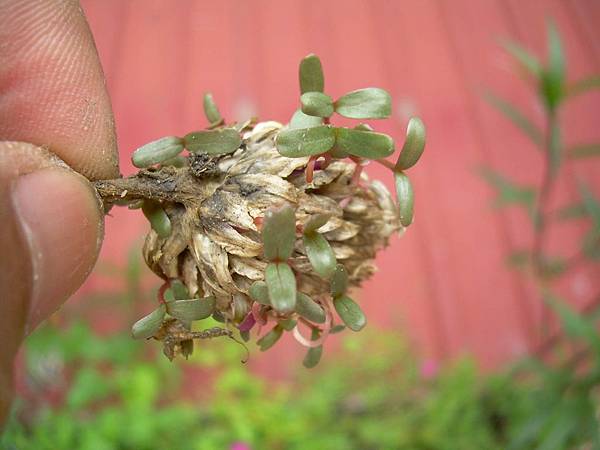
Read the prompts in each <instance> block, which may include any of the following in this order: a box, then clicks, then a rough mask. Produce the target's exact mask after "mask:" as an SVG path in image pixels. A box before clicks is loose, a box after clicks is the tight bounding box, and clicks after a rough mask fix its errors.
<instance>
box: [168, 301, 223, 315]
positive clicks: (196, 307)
mask: <svg viewBox="0 0 600 450" xmlns="http://www.w3.org/2000/svg"><path fill="white" fill-rule="evenodd" d="M214 311H215V298H214V297H213V296H210V297H204V298H200V299H197V298H195V299H190V300H174V301H172V302H167V312H168V313H169V314H170V315H171V316H173V317H175V318H176V319H179V320H183V321H192V320H201V319H206V318H207V317H209V316H210V315H211V314H212V313H213V312H214Z"/></svg>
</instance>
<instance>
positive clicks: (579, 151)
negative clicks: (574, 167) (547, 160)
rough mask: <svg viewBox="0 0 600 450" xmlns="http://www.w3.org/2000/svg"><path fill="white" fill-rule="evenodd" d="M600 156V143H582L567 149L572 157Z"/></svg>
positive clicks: (568, 155)
mask: <svg viewBox="0 0 600 450" xmlns="http://www.w3.org/2000/svg"><path fill="white" fill-rule="evenodd" d="M595 156H600V143H599V144H581V145H576V146H574V147H571V148H569V149H567V157H568V158H570V159H582V158H592V157H595Z"/></svg>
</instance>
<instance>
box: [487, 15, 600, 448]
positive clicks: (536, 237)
mask: <svg viewBox="0 0 600 450" xmlns="http://www.w3.org/2000/svg"><path fill="white" fill-rule="evenodd" d="M504 47H505V49H506V50H507V51H508V52H509V53H510V54H511V55H512V56H513V57H514V58H515V59H516V60H517V61H518V63H519V64H520V66H521V67H522V69H523V70H524V72H525V73H526V74H527V76H528V78H529V81H530V82H531V84H532V85H533V86H534V88H535V92H536V94H537V101H538V103H539V105H540V106H541V108H542V110H543V112H544V117H545V121H544V127H543V128H542V129H540V128H538V127H537V126H536V125H535V124H534V123H533V122H532V121H530V120H529V119H528V118H527V117H526V116H525V115H524V114H523V113H521V112H520V111H519V109H518V108H517V107H515V106H513V105H511V104H510V103H509V102H507V101H505V100H503V99H501V98H499V97H496V96H495V95H493V94H491V93H488V94H487V99H488V100H489V102H490V103H491V105H493V106H494V107H495V108H497V109H498V111H499V112H501V113H502V114H503V115H504V116H505V117H506V118H508V119H509V120H510V121H512V122H513V123H514V124H515V125H516V126H517V127H518V128H519V129H520V130H521V131H522V132H523V133H524V134H525V135H527V136H528V137H529V138H530V139H531V140H532V141H533V142H534V143H535V144H536V146H537V147H538V148H539V150H541V151H542V154H543V164H544V167H543V172H542V173H543V175H542V179H541V181H540V183H539V184H538V185H519V184H517V183H514V182H513V181H511V180H510V178H509V176H505V175H504V174H501V173H498V172H495V171H493V170H492V169H490V168H485V169H484V170H483V176H484V178H485V179H486V180H487V181H488V182H489V183H490V184H491V185H492V186H493V187H494V188H495V189H496V190H497V193H498V196H497V199H496V201H495V205H497V206H500V207H506V206H517V207H520V208H524V209H525V211H526V213H527V214H528V216H529V217H530V218H531V225H532V228H533V233H532V236H533V239H532V242H531V245H530V246H529V248H521V249H516V250H515V251H514V252H513V253H511V255H509V258H508V263H509V265H510V266H512V267H514V268H516V269H519V270H521V271H523V273H524V274H525V276H527V277H529V278H530V279H531V280H533V281H534V284H535V286H536V288H537V290H538V293H539V296H540V298H541V299H542V301H543V302H544V303H545V305H546V307H545V310H544V314H543V317H542V322H541V329H540V333H539V340H540V345H539V347H538V349H537V351H536V356H538V357H539V358H540V359H527V360H525V361H523V362H522V363H521V364H519V365H518V369H516V370H515V372H514V376H515V377H520V376H522V375H523V374H522V370H523V369H525V370H526V371H529V372H531V373H533V374H535V378H536V384H537V388H535V389H534V390H536V391H537V393H536V394H535V395H537V396H538V401H537V402H534V404H535V407H534V409H533V410H531V411H529V413H530V417H529V419H527V420H526V425H525V426H524V427H523V429H522V430H521V431H520V432H519V433H518V434H517V435H516V436H515V440H514V441H513V442H512V445H511V447H510V448H544V449H546V448H556V449H562V448H575V446H576V444H578V443H584V442H587V443H588V444H589V445H591V446H592V447H593V448H600V423H599V422H598V413H599V412H600V411H599V410H598V405H599V393H600V332H599V328H598V324H599V323H600V322H599V321H598V319H599V318H600V295H599V294H598V293H596V297H595V298H591V299H589V301H588V302H587V303H586V306H585V308H584V310H583V313H582V314H578V313H577V312H576V311H575V310H574V309H573V308H572V307H571V306H569V305H572V304H573V301H572V300H570V299H569V298H568V297H566V296H565V294H563V293H561V292H560V285H559V283H560V280H561V278H564V277H565V276H566V275H567V274H568V273H569V272H570V271H573V270H574V269H575V268H577V267H578V266H580V265H582V264H595V265H597V264H598V262H599V261H600V202H599V201H598V199H597V198H595V197H594V194H593V193H592V191H591V189H590V187H589V184H588V181H587V180H583V179H577V180H576V182H577V185H578V187H579V195H580V198H579V199H577V200H576V201H575V202H571V203H567V204H564V205H560V206H558V207H556V206H555V205H554V204H553V202H552V197H553V193H554V192H555V191H556V189H557V182H558V179H559V177H561V176H563V177H564V176H568V175H569V174H568V173H565V171H564V170H561V169H562V168H563V166H564V165H565V164H568V163H569V162H570V161H572V160H574V159H582V158H591V157H598V156H600V143H585V144H581V145H577V146H573V147H571V148H568V147H566V146H565V145H564V143H563V142H564V138H563V135H564V134H565V132H567V131H568V130H566V129H565V127H563V126H562V123H561V120H562V119H563V116H564V112H563V106H564V104H565V103H566V102H568V101H569V100H571V99H572V98H574V97H576V96H579V95H583V94H585V93H587V92H589V91H590V90H593V89H599V88H600V76H597V75H596V76H591V77H587V78H584V79H581V80H578V81H576V82H574V83H570V84H568V83H567V81H566V80H567V74H566V67H567V63H566V60H565V55H564V52H563V45H562V42H561V38H560V35H559V33H558V30H557V28H556V26H555V24H554V23H553V22H552V21H548V24H547V55H546V61H545V62H540V60H539V59H538V58H537V57H536V56H534V55H533V54H531V53H529V52H528V51H527V50H526V49H525V48H523V47H522V46H521V45H519V44H518V43H515V42H506V43H505V44H504ZM565 220H582V221H585V222H586V223H587V224H588V225H587V230H586V232H585V233H584V234H583V235H582V236H581V240H580V241H581V242H580V245H579V248H577V249H575V251H574V252H573V253H572V254H568V255H564V254H554V253H552V250H551V249H550V245H549V239H548V236H549V234H550V232H551V228H552V227H553V226H556V225H557V223H558V224H559V225H560V223H561V222H564V221H565ZM553 313H554V314H553ZM554 317H558V319H559V321H560V326H559V327H558V329H556V328H557V327H555V326H553V325H554V324H553V320H552V319H553V318H554ZM531 373H530V374H529V375H531ZM534 386H535V385H534ZM541 436H543V438H541ZM540 441H541V444H539V446H537V447H536V442H538V443H539V442H540Z"/></svg>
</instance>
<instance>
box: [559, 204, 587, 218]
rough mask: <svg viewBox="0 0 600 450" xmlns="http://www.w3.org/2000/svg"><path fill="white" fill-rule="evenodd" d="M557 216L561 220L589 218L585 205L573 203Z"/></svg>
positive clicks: (561, 210) (562, 209) (561, 209)
mask: <svg viewBox="0 0 600 450" xmlns="http://www.w3.org/2000/svg"><path fill="white" fill-rule="evenodd" d="M555 216H556V218H557V219H559V220H571V219H582V218H584V217H587V209H586V208H585V205H584V204H583V203H572V204H570V205H565V206H563V207H562V208H560V209H559V210H558V211H556V212H555Z"/></svg>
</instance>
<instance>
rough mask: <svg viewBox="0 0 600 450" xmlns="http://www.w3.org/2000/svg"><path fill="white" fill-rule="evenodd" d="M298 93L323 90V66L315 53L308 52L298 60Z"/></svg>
mask: <svg viewBox="0 0 600 450" xmlns="http://www.w3.org/2000/svg"><path fill="white" fill-rule="evenodd" d="M299 75H300V93H301V94H304V93H306V92H323V88H324V86H325V81H324V78H323V67H322V66H321V60H320V59H319V57H318V56H317V55H314V54H310V55H308V56H306V57H304V59H303V60H302V61H300V74H299Z"/></svg>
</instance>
